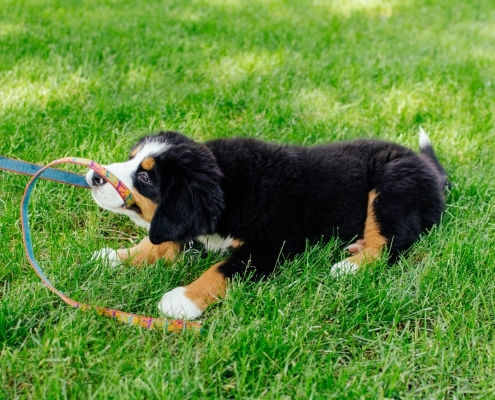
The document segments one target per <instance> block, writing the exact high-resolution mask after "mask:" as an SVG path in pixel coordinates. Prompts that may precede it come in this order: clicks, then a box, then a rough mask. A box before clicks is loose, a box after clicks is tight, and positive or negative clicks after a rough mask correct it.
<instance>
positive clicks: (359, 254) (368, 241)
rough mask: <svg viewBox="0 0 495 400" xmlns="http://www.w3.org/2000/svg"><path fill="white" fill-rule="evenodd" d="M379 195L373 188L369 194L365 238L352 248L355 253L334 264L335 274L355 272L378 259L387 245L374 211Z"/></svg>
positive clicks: (333, 270) (333, 271) (332, 269)
mask: <svg viewBox="0 0 495 400" xmlns="http://www.w3.org/2000/svg"><path fill="white" fill-rule="evenodd" d="M377 196H378V194H377V192H376V191H375V190H372V191H371V192H370V193H369V195H368V208H367V213H366V222H365V224H364V235H363V239H360V240H359V241H358V242H356V243H358V246H354V247H352V249H350V251H351V253H352V254H353V255H352V256H351V257H348V258H346V259H345V260H342V261H341V262H339V263H337V264H334V265H333V266H332V268H331V270H330V271H331V273H332V274H333V275H341V274H343V273H350V272H355V271H356V270H357V269H358V268H359V267H360V266H362V265H364V264H367V263H371V262H373V261H374V260H376V259H378V258H379V257H380V255H381V253H382V250H383V248H384V247H385V246H386V245H387V243H388V241H387V239H386V238H385V237H384V236H383V235H382V234H381V232H380V227H379V225H378V221H377V218H376V214H375V211H374V206H373V205H374V202H375V200H376V198H377ZM351 246H353V245H351ZM353 250H354V251H353Z"/></svg>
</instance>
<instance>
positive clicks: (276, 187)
mask: <svg viewBox="0 0 495 400" xmlns="http://www.w3.org/2000/svg"><path fill="white" fill-rule="evenodd" d="M419 142H420V153H416V152H414V151H412V150H410V149H407V148H405V147H402V146H400V145H397V144H393V143H388V142H384V141H378V140H355V141H350V142H342V143H335V144H325V145H319V146H313V147H302V146H289V145H279V144H273V143H265V142H262V141H258V140H253V139H245V138H231V139H217V140H211V141H207V142H205V143H197V142H195V141H193V140H191V139H189V138H187V137H186V136H184V135H182V134H180V133H176V132H160V133H158V134H156V135H150V136H145V137H143V138H142V139H141V140H139V141H138V142H137V143H136V145H135V146H134V147H133V148H132V150H131V152H130V158H129V160H128V161H125V162H122V163H116V164H111V165H109V166H108V167H107V168H108V169H109V170H110V171H111V172H112V173H114V174H115V175H116V176H117V177H119V178H120V179H121V180H122V181H123V182H124V183H125V184H126V185H127V186H128V187H129V188H130V189H131V191H132V192H133V195H134V197H135V199H136V203H135V205H134V206H132V207H131V208H129V209H126V208H124V207H123V204H122V200H121V198H120V197H119V196H118V194H117V193H116V192H115V190H114V189H113V187H112V186H110V185H109V184H107V183H106V181H105V180H104V179H103V178H102V177H101V176H99V175H97V174H96V173H94V172H93V171H90V172H89V173H88V174H87V177H86V179H87V181H88V183H89V185H90V186H91V187H92V189H93V190H92V194H93V197H94V200H95V201H96V203H97V204H98V205H99V206H100V207H102V208H104V209H107V210H110V211H113V212H116V213H120V214H125V215H128V216H129V217H130V218H131V219H132V220H133V221H134V222H135V223H136V224H137V225H139V226H141V227H144V228H146V229H147V230H148V232H149V235H148V237H146V238H145V239H143V240H142V241H141V242H140V243H139V244H138V245H136V246H134V247H132V248H130V249H119V250H112V249H108V248H107V249H102V250H100V251H99V252H97V257H100V258H106V259H108V260H110V261H111V262H112V263H119V262H122V261H128V262H130V263H131V264H133V265H141V264H147V263H148V264H149V263H153V262H155V261H157V260H158V259H160V258H165V259H167V260H174V259H175V258H176V256H177V254H178V253H179V252H180V251H181V250H182V249H183V246H184V245H185V244H187V243H189V242H190V241H197V242H200V243H202V244H203V245H204V246H205V247H206V248H207V249H209V250H225V249H231V251H230V252H229V253H228V256H227V258H226V259H225V260H224V261H221V262H219V263H217V264H215V265H213V266H212V267H210V268H209V269H208V270H207V271H205V272H204V273H203V274H202V275H201V276H200V277H199V278H198V279H196V280H195V281H194V282H192V283H190V284H189V285H187V286H181V287H177V288H175V289H173V290H171V291H169V292H166V293H165V294H164V295H163V297H162V299H161V301H160V302H159V304H158V308H159V309H160V311H161V312H162V313H163V314H164V315H167V316H170V317H174V318H186V319H194V318H197V317H199V316H200V315H201V314H202V313H203V311H204V310H205V309H206V308H207V307H208V305H210V304H211V303H213V302H214V301H215V300H217V299H218V298H221V297H222V296H224V295H225V291H226V289H227V282H228V280H229V279H230V278H232V277H233V276H234V275H236V274H241V275H242V274H245V273H246V272H249V273H250V274H251V276H254V277H262V276H266V275H269V274H270V273H271V272H272V271H273V270H274V268H275V266H276V264H277V261H278V260H279V259H280V257H281V256H284V257H283V258H284V259H287V258H288V257H289V258H290V257H291V256H294V255H296V254H298V253H301V252H303V251H304V250H305V248H306V245H307V243H308V241H309V243H311V242H321V241H322V240H329V239H330V238H331V237H338V238H340V240H341V241H342V242H343V243H352V244H351V245H350V246H349V247H348V249H349V251H350V253H351V256H350V257H348V258H346V259H344V260H343V261H340V262H338V263H337V264H334V265H333V266H332V267H331V273H332V274H334V275H338V274H340V273H345V272H352V271H355V270H357V269H358V268H360V267H362V266H364V265H366V264H368V263H371V262H373V261H374V260H376V259H377V258H379V257H381V256H382V255H384V256H387V257H390V259H391V260H393V259H394V258H395V257H397V255H398V254H400V253H401V252H403V251H405V250H407V249H408V248H409V247H410V246H411V245H412V244H413V243H414V242H415V241H416V240H417V239H418V237H419V235H420V234H421V233H422V232H425V231H426V230H428V229H429V228H431V227H432V226H433V225H435V224H437V223H438V222H439V221H440V218H441V215H442V212H443V210H444V206H445V188H446V185H447V184H448V183H447V177H446V173H445V171H444V169H443V168H442V166H441V165H440V163H439V161H438V159H437V157H436V156H435V153H434V151H433V147H432V145H431V143H430V140H429V139H428V136H427V135H426V134H425V133H424V131H422V130H420V140H419Z"/></svg>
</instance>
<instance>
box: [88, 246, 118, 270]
mask: <svg viewBox="0 0 495 400" xmlns="http://www.w3.org/2000/svg"><path fill="white" fill-rule="evenodd" d="M91 261H102V262H104V263H106V265H108V266H109V267H113V268H115V267H117V266H119V265H120V264H122V261H121V259H120V258H119V256H118V254H117V250H114V249H111V248H110V247H104V248H103V249H100V250H98V251H95V252H94V253H93V256H92V257H91Z"/></svg>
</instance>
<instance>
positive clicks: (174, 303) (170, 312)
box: [158, 286, 203, 319]
mask: <svg viewBox="0 0 495 400" xmlns="http://www.w3.org/2000/svg"><path fill="white" fill-rule="evenodd" d="M185 292H186V288H185V287H183V286H179V287H177V288H175V289H173V290H171V291H170V292H167V293H165V294H164V295H163V297H162V299H161V300H160V302H159V303H158V309H159V310H160V311H161V312H162V314H163V315H166V316H168V317H172V318H179V319H195V318H198V317H199V316H201V314H202V313H203V310H201V309H200V308H199V307H198V306H197V305H196V303H194V301H192V300H191V299H189V298H188V297H187V296H186V295H185Z"/></svg>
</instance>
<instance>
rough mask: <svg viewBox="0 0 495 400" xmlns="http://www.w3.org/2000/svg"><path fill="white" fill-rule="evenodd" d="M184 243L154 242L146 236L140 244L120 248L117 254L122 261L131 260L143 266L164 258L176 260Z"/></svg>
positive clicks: (133, 263) (132, 263)
mask: <svg viewBox="0 0 495 400" xmlns="http://www.w3.org/2000/svg"><path fill="white" fill-rule="evenodd" d="M181 247H182V245H181V244H180V243H176V242H163V243H160V244H153V243H151V242H150V239H149V238H148V237H145V238H144V239H143V240H141V242H139V244H137V245H136V246H134V247H131V248H130V249H118V250H117V254H118V256H119V258H120V259H121V260H122V261H127V260H128V261H129V262H130V263H131V265H134V266H138V267H140V266H143V265H145V264H153V263H154V262H156V261H158V260H160V259H162V258H164V259H165V260H168V261H174V260H175V259H176V258H177V254H178V253H179V252H180V250H181Z"/></svg>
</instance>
